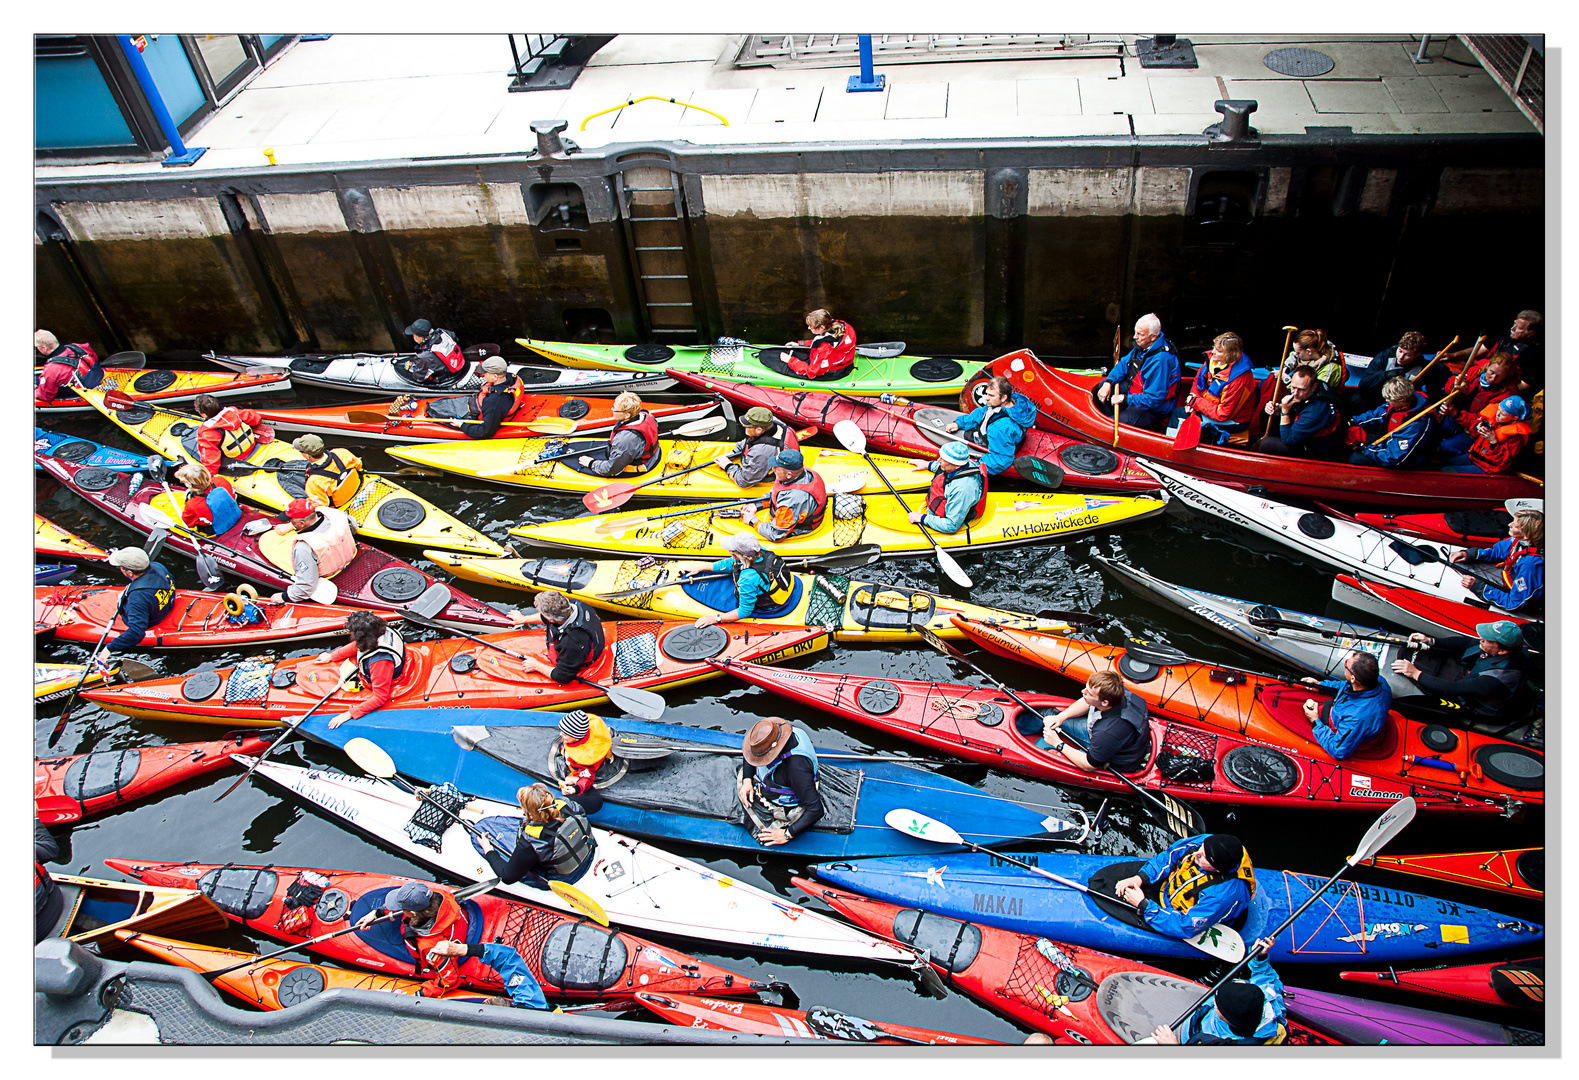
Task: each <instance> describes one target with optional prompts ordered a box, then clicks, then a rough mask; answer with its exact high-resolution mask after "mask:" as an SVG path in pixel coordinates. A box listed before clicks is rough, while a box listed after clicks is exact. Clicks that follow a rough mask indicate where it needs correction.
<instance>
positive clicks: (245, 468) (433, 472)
mask: <svg viewBox="0 0 1579 1080" xmlns="http://www.w3.org/2000/svg"><path fill="white" fill-rule="evenodd" d="M219 468H220V471H221V472H227V473H254V472H298V473H305V472H306V471H307V470H306V469H305V468H298V467H297V463H296V462H295V461H292V462H290V463H288V464H279V465H275V464H267V463H266V464H261V465H253V464H251V463H250V462H246V461H227V462H225V463H224V464H222V465H221V466H220V467H219ZM357 472H359V473H361V474H362V475H363V476H433V477H443V476H447V475H448V474H447V473H441V472H439V471H438V470H437V469H419V468H416V467H415V466H413V467H411V468H406V469H387V470H384V471H382V472H373V471H371V470H368V469H358V470H357Z"/></svg>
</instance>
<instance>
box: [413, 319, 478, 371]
mask: <svg viewBox="0 0 1579 1080" xmlns="http://www.w3.org/2000/svg"><path fill="white" fill-rule="evenodd" d="M406 333H407V334H408V335H409V336H410V337H411V339H412V340H413V341H415V342H416V343H417V348H418V349H419V350H420V351H419V352H418V353H417V355H416V356H414V357H412V358H411V364H410V369H411V374H412V375H413V376H415V377H416V379H417V381H418V382H425V383H431V382H449V381H450V380H449V379H448V378H445V377H442V375H443V373H446V372H447V373H448V374H449V375H451V376H453V375H458V374H460V373H461V372H462V371H464V370H466V357H465V356H464V355H462V353H461V347H460V344H459V343H458V342H457V341H456V340H455V335H454V334H452V333H450V332H449V331H448V330H436V329H434V327H433V324H432V323H430V322H429V321H428V320H426V319H418V320H417V321H416V322H414V323H412V324H411V325H410V326H408V327H406Z"/></svg>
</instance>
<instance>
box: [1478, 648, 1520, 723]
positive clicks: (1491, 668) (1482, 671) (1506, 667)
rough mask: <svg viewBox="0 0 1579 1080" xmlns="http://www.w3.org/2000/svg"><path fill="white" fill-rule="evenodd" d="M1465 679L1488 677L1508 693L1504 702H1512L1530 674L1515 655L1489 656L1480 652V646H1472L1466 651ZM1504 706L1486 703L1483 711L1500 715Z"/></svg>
mask: <svg viewBox="0 0 1579 1080" xmlns="http://www.w3.org/2000/svg"><path fill="white" fill-rule="evenodd" d="M1463 663H1464V677H1465V678H1466V679H1468V678H1474V677H1476V676H1479V675H1486V676H1488V677H1490V678H1493V679H1496V680H1497V681H1498V682H1499V683H1501V684H1502V685H1503V687H1504V688H1505V689H1506V690H1507V691H1508V696H1507V698H1505V699H1504V702H1506V701H1508V700H1511V699H1512V698H1514V697H1515V695H1517V694H1518V693H1519V692H1520V691H1521V690H1523V689H1524V685H1525V683H1526V682H1527V681H1528V679H1529V673H1528V672H1526V671H1525V670H1524V665H1523V664H1522V663H1521V662H1519V661H1518V660H1516V659H1515V656H1514V654H1513V653H1503V654H1502V655H1501V656H1487V655H1486V654H1485V653H1483V652H1481V651H1480V646H1479V645H1471V646H1470V647H1469V648H1467V649H1465V650H1464V657H1463ZM1501 710H1502V706H1501V705H1500V704H1497V703H1493V702H1486V703H1485V707H1484V710H1483V711H1486V712H1489V713H1493V714H1495V713H1498V712H1500V711H1501Z"/></svg>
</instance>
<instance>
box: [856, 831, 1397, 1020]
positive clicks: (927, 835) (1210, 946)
mask: <svg viewBox="0 0 1579 1080" xmlns="http://www.w3.org/2000/svg"><path fill="white" fill-rule="evenodd" d="M1406 801H1408V800H1406ZM883 820H884V821H885V822H887V823H888V827H889V828H891V829H897V830H898V831H899V832H902V833H904V834H906V835H907V836H914V837H916V838H917V839H918V840H930V841H932V842H933V843H934V844H956V845H959V846H960V847H967V848H970V849H971V850H972V851H979V852H981V853H982V854H984V855H991V856H992V857H993V858H994V859H995V860H997V861H999V862H1006V863H1008V864H1009V865H1011V866H1018V867H1020V868H1021V869H1022V870H1029V871H1030V872H1031V873H1033V874H1036V875H1037V876H1038V877H1044V878H1046V879H1048V880H1049V881H1056V882H1057V883H1058V884H1060V885H1063V886H1064V887H1066V888H1070V889H1074V890H1076V891H1078V892H1083V893H1085V894H1087V895H1088V896H1089V895H1093V894H1092V892H1091V888H1090V886H1088V885H1084V884H1081V883H1080V882H1078V881H1075V880H1073V879H1071V878H1066V877H1062V876H1060V875H1058V874H1054V873H1052V872H1051V871H1048V870H1043V869H1042V868H1041V867H1039V866H1032V865H1031V864H1030V863H1028V862H1021V861H1020V860H1019V859H1015V858H1011V857H1010V856H1008V855H1005V854H1003V853H1002V852H999V851H995V850H993V849H992V848H985V847H982V846H981V845H980V844H973V843H971V842H970V841H969V840H966V839H965V838H964V837H963V836H961V835H960V834H959V833H957V832H955V831H954V830H953V829H951V828H949V826H948V824H947V823H945V822H942V821H939V820H937V819H936V818H930V817H927V816H926V815H925V814H920V813H917V812H916V811H914V810H902V809H899V810H890V811H888V813H887V814H885V815H883ZM1120 902H1122V901H1120ZM1183 940H1184V943H1185V944H1186V945H1191V946H1194V947H1195V948H1197V949H1199V950H1200V951H1201V952H1203V953H1205V954H1206V955H1208V956H1213V957H1216V958H1217V959H1219V960H1224V961H1236V960H1238V961H1242V960H1243V959H1244V955H1245V942H1244V938H1242V937H1240V936H1239V931H1237V930H1235V929H1234V928H1233V927H1231V926H1229V925H1227V924H1226V923H1218V924H1217V925H1216V926H1208V927H1207V928H1206V929H1205V930H1202V931H1201V932H1200V933H1199V934H1197V935H1195V936H1194V937H1191V938H1184V939H1183ZM1235 970H1237V968H1236V969H1235ZM1192 1011H1193V1010H1192Z"/></svg>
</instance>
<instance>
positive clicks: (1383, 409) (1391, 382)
mask: <svg viewBox="0 0 1579 1080" xmlns="http://www.w3.org/2000/svg"><path fill="white" fill-rule="evenodd" d="M1382 397H1383V399H1384V400H1385V404H1382V405H1378V406H1377V407H1376V408H1374V409H1372V410H1371V411H1370V412H1367V413H1361V414H1360V415H1359V416H1356V417H1354V419H1352V420H1350V421H1349V431H1348V435H1347V437H1346V439H1345V441H1346V442H1347V444H1348V445H1349V447H1350V448H1351V452H1350V454H1349V464H1350V465H1370V466H1372V467H1374V468H1382V469H1410V468H1417V467H1419V466H1421V465H1423V464H1425V461H1426V459H1427V458H1428V457H1430V455H1431V450H1432V448H1433V447H1434V446H1435V445H1436V433H1437V432H1436V417H1434V416H1432V415H1431V412H1430V410H1429V409H1427V406H1428V405H1430V404H1431V403H1430V402H1429V401H1427V400H1426V396H1425V394H1424V393H1422V392H1421V391H1419V390H1416V389H1415V384H1414V383H1412V382H1410V381H1409V380H1408V379H1406V378H1404V377H1403V376H1402V375H1398V376H1395V377H1393V378H1391V379H1388V380H1387V385H1386V386H1384V387H1382ZM1384 435H1385V436H1386V438H1383V439H1382V441H1381V442H1379V443H1376V445H1375V446H1372V445H1371V443H1372V442H1374V441H1375V440H1376V439H1378V438H1381V437H1382V436H1384Z"/></svg>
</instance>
